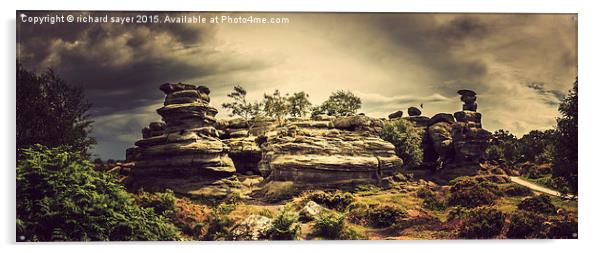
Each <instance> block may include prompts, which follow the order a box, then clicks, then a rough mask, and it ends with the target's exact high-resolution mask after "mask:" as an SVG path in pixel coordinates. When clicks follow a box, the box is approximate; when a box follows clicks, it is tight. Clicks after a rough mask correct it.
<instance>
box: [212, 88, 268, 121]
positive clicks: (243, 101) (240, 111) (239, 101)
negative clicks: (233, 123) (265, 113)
mask: <svg viewBox="0 0 602 253" xmlns="http://www.w3.org/2000/svg"><path fill="white" fill-rule="evenodd" d="M227 96H228V97H229V98H232V99H233V100H234V101H233V102H231V103H223V104H222V107H223V108H225V109H229V110H230V111H231V113H230V117H232V116H239V117H241V118H243V119H244V120H245V121H246V122H247V125H248V126H249V128H252V127H253V125H254V122H255V121H256V120H257V119H258V118H260V117H261V107H262V106H263V105H262V104H261V103H259V102H257V101H255V102H253V103H251V102H248V101H247V91H246V90H245V89H244V88H243V87H242V86H240V85H235V86H234V90H233V91H232V92H231V93H229V94H228V95H227Z"/></svg>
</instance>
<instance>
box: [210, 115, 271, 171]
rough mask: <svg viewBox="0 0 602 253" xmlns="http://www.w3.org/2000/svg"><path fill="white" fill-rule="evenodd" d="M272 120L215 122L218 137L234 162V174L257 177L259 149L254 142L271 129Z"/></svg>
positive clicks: (259, 158)
mask: <svg viewBox="0 0 602 253" xmlns="http://www.w3.org/2000/svg"><path fill="white" fill-rule="evenodd" d="M273 124H274V122H273V121H272V120H265V119H264V120H249V121H246V120H244V119H240V118H238V119H231V120H219V121H218V122H217V127H218V132H219V133H220V135H219V137H220V139H222V141H223V142H224V143H225V144H226V145H228V146H229V147H230V151H229V153H228V154H229V156H230V158H232V160H233V161H234V165H235V167H236V172H237V173H241V174H247V175H251V174H255V175H259V174H260V172H259V168H258V163H259V160H261V149H260V148H259V145H258V144H257V142H256V139H257V136H260V135H263V134H264V133H265V132H267V131H269V130H271V129H273V126H272V125H273Z"/></svg>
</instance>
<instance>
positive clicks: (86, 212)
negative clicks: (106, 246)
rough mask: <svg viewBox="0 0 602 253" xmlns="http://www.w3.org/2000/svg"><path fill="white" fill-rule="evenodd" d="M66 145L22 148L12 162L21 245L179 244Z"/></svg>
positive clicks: (167, 226)
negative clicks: (16, 162)
mask: <svg viewBox="0 0 602 253" xmlns="http://www.w3.org/2000/svg"><path fill="white" fill-rule="evenodd" d="M69 150H72V148H70V147H59V148H51V149H50V148H46V147H44V146H41V145H34V146H33V147H32V148H28V149H23V150H22V153H21V154H20V156H21V157H22V158H23V159H22V160H20V161H19V162H18V164H17V172H16V177H17V180H16V182H17V237H18V239H19V240H25V241H106V240H111V241H129V240H153V241H157V240H179V239H181V238H180V236H179V234H178V231H177V229H176V227H175V226H174V225H173V224H171V223H170V222H169V221H168V220H167V219H166V218H165V217H163V216H161V215H157V214H156V213H155V212H154V211H153V209H151V208H144V207H140V206H139V205H137V204H136V203H135V200H134V198H133V197H132V196H131V195H130V194H128V193H127V192H126V191H125V188H124V187H123V186H122V185H120V184H119V183H118V182H117V181H116V180H115V179H114V178H113V177H112V176H110V175H108V174H104V173H102V172H98V171H95V170H94V165H93V164H92V163H91V162H89V161H87V160H86V157H87V156H86V155H84V154H82V153H79V152H71V151H69Z"/></svg>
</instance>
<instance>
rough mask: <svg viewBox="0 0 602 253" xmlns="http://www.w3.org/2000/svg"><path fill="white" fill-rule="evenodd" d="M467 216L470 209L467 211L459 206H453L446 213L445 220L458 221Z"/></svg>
mask: <svg viewBox="0 0 602 253" xmlns="http://www.w3.org/2000/svg"><path fill="white" fill-rule="evenodd" d="M469 215H470V209H467V208H464V207H461V206H454V207H452V208H451V209H450V210H449V212H448V213H447V220H448V221H452V220H460V219H464V218H466V217H468V216H469Z"/></svg>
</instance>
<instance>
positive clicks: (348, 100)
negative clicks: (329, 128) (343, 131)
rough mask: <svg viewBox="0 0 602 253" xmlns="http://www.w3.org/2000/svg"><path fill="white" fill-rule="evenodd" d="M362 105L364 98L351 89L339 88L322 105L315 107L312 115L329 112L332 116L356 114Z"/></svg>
mask: <svg viewBox="0 0 602 253" xmlns="http://www.w3.org/2000/svg"><path fill="white" fill-rule="evenodd" d="M361 107H362V100H361V99H360V98H359V97H357V96H355V95H354V94H353V93H351V92H350V91H343V90H338V91H335V92H334V93H332V94H331V95H330V97H328V99H327V100H326V101H324V103H322V105H320V106H317V107H314V108H313V110H312V115H318V114H328V115H331V116H349V115H354V114H355V113H356V112H357V110H359V109H360V108H361Z"/></svg>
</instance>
